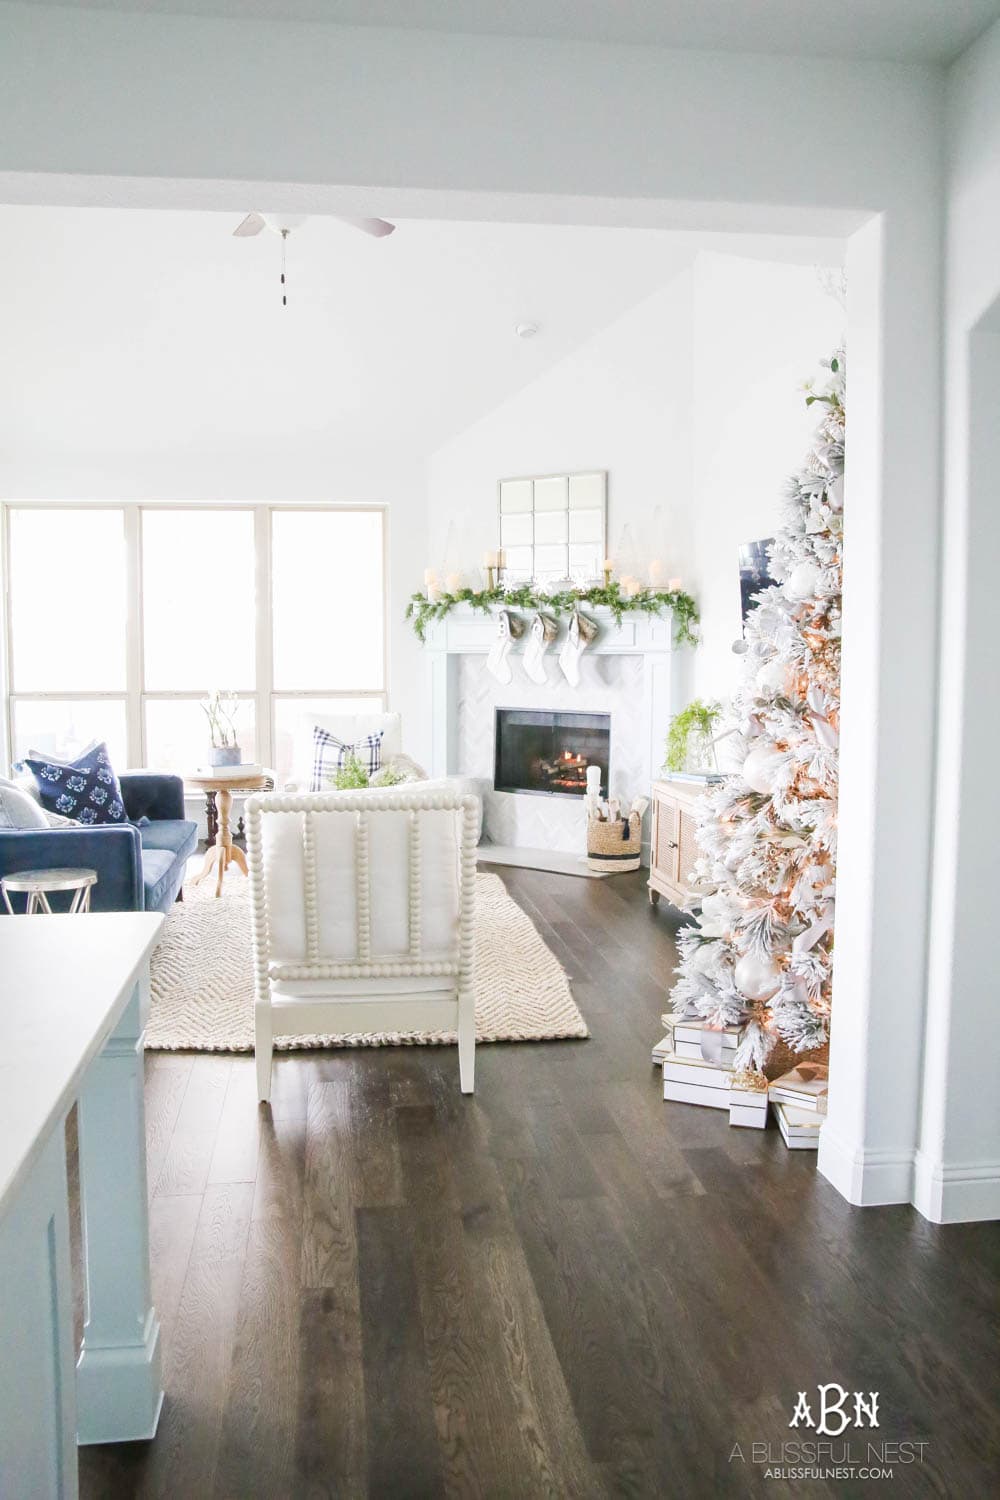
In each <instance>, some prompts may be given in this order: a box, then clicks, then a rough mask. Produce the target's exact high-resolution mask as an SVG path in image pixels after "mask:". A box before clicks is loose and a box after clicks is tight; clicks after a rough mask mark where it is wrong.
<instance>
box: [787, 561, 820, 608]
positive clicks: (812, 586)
mask: <svg viewBox="0 0 1000 1500" xmlns="http://www.w3.org/2000/svg"><path fill="white" fill-rule="evenodd" d="M818 583H819V568H817V566H816V564H815V563H813V562H809V561H805V562H800V563H796V565H795V567H794V568H793V569H792V571H791V572H790V573H789V575H788V577H787V578H786V579H785V582H784V590H785V593H786V594H787V595H788V597H789V599H811V598H813V596H814V595H815V593H816V587H817V585H818Z"/></svg>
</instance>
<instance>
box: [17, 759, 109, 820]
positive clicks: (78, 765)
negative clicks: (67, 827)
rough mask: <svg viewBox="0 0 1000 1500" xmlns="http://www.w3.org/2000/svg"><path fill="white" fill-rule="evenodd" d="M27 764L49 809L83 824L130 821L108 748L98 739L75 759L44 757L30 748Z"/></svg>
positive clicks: (39, 795) (42, 801)
mask: <svg viewBox="0 0 1000 1500" xmlns="http://www.w3.org/2000/svg"><path fill="white" fill-rule="evenodd" d="M24 764H25V765H26V766H27V767H28V770H29V771H30V772H31V774H32V776H34V778H35V785H36V786H37V788H38V800H39V801H40V802H41V804H42V806H43V807H44V808H47V809H48V811H49V812H54V813H62V814H63V815H64V816H65V817H67V818H76V819H77V820H78V821H79V822H81V823H127V822H128V818H127V817H126V816H125V803H124V800H123V799H122V789H121V786H120V784H119V781H118V777H117V776H116V775H115V773H114V771H113V770H112V769H111V761H110V760H109V758H108V747H107V745H105V744H103V743H97V742H95V743H94V744H93V745H88V747H87V749H86V750H84V751H83V753H82V755H78V756H77V758H76V760H72V761H62V760H52V759H51V758H43V757H42V756H41V755H39V754H38V752H37V751H31V750H29V751H28V754H27V755H26V756H25V757H24Z"/></svg>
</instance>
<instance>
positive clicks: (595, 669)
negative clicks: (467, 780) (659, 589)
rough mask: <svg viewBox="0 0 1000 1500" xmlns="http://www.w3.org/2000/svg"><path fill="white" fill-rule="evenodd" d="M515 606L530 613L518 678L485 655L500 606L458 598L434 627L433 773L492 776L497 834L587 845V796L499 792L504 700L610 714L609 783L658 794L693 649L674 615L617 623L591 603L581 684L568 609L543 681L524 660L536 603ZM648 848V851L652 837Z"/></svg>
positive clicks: (488, 789) (627, 791) (527, 843)
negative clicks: (592, 631) (573, 667)
mask: <svg viewBox="0 0 1000 1500" xmlns="http://www.w3.org/2000/svg"><path fill="white" fill-rule="evenodd" d="M511 613H512V614H515V615H518V616H520V617H521V618H522V619H523V620H524V622H525V627H526V629H525V634H524V635H523V636H522V637H521V639H520V640H519V641H517V642H515V643H514V646H513V649H512V651H511V656H510V662H511V665H512V669H513V678H512V681H511V682H510V683H509V684H502V683H499V682H497V681H496V679H495V678H494V677H493V676H492V675H491V674H490V673H489V672H488V671H487V668H486V663H485V657H486V655H487V653H488V651H489V649H490V647H491V646H492V645H493V643H494V641H495V639H496V635H497V629H498V624H497V615H496V611H491V612H490V614H484V613H483V612H481V611H477V610H473V609H472V608H471V606H467V607H459V608H457V609H454V610H451V611H450V612H449V613H448V614H447V615H446V616H445V617H444V619H442V620H436V621H434V623H433V624H432V625H430V626H429V627H428V630H427V640H426V646H427V661H428V679H429V693H430V702H431V736H432V738H431V774H432V775H434V776H446V775H462V776H472V777H476V778H477V779H480V780H482V781H483V782H484V783H486V785H485V787H484V797H483V800H484V831H485V837H486V839H487V840H488V841H489V842H491V843H494V844H498V845H504V846H511V845H513V846H515V847H535V848H540V849H549V850H553V851H563V852H566V853H579V852H582V850H583V847H584V834H585V818H584V811H583V804H582V801H581V800H580V799H576V798H566V797H544V796H538V795H532V794H525V793H520V792H496V791H493V756H494V721H495V711H496V709H497V708H531V709H550V710H559V711H564V712H581V713H609V714H610V715H611V750H610V768H609V770H610V790H611V794H612V795H613V796H617V797H621V798H622V800H623V801H631V799H632V798H633V797H636V796H648V795H649V790H650V786H651V783H652V781H653V779H654V775H655V773H656V772H657V771H658V770H659V768H660V766H661V765H662V762H663V748H664V739H665V737H666V733H667V726H668V724H669V721H670V718H671V716H672V715H673V714H675V713H677V712H678V710H679V709H680V708H681V706H682V704H683V702H684V698H685V689H686V681H685V679H686V678H687V676H688V672H687V670H686V669H687V667H688V665H689V662H690V652H689V651H687V650H686V649H685V648H684V647H678V646H677V645H676V644H675V641H674V627H673V621H672V619H671V617H670V615H668V614H664V615H646V614H640V613H638V612H636V613H626V614H625V615H624V617H623V618H622V621H621V624H616V622H615V617H614V615H613V613H612V612H611V610H610V609H606V608H592V607H590V606H584V608H583V611H582V613H584V614H586V615H587V617H588V618H589V619H591V620H593V621H594V622H595V623H596V624H597V625H598V627H599V631H598V635H597V639H596V640H595V641H594V643H593V645H591V646H590V647H589V648H588V649H587V651H586V652H585V653H584V655H583V659H582V661H581V664H580V683H579V686H578V687H575V688H574V687H571V686H570V684H569V683H568V682H567V681H566V679H565V677H564V675H563V673H562V670H561V669H560V667H559V662H558V656H559V651H560V648H561V646H562V644H563V641H564V640H565V638H566V630H567V628H568V625H569V618H570V617H569V616H568V615H563V616H561V617H560V620H559V625H560V630H559V636H558V638H557V640H556V641H555V642H554V643H553V645H552V646H551V648H550V649H549V652H548V654H547V656H546V657H545V662H546V669H547V675H548V683H547V684H546V685H545V686H539V685H538V684H536V683H534V682H532V681H531V680H530V679H529V678H528V677H527V675H526V674H525V672H524V670H523V668H522V666H521V664H520V657H521V655H522V653H523V650H524V646H525V644H526V642H527V626H528V625H529V624H530V620H531V615H532V613H533V612H532V611H528V610H519V609H513V610H512V611H511ZM645 847H647V852H648V841H647V842H646V845H645Z"/></svg>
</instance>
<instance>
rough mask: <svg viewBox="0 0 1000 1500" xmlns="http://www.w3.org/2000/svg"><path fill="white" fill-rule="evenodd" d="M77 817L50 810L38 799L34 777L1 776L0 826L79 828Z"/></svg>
mask: <svg viewBox="0 0 1000 1500" xmlns="http://www.w3.org/2000/svg"><path fill="white" fill-rule="evenodd" d="M79 826H80V825H79V822H78V820H77V819H76V818H64V817H63V815H62V813H54V812H49V811H48V809H47V808H44V807H43V806H42V804H41V803H40V802H39V800H38V792H37V789H36V787H35V781H34V777H31V778H29V779H28V780H24V781H11V780H10V779H9V778H8V777H6V776H0V828H78V827H79Z"/></svg>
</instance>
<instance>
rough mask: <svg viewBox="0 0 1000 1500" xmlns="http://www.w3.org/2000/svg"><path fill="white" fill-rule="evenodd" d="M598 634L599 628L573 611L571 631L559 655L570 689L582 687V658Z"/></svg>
mask: <svg viewBox="0 0 1000 1500" xmlns="http://www.w3.org/2000/svg"><path fill="white" fill-rule="evenodd" d="M596 634H597V626H596V625H595V624H594V622H593V620H588V619H587V616H586V615H581V613H580V611H579V610H578V609H576V610H574V611H573V618H572V619H571V620H570V622H569V630H568V631H567V633H566V639H565V641H564V642H563V648H562V650H561V651H560V653H559V665H560V667H562V672H563V676H564V677H565V679H566V681H567V682H568V683H569V685H570V687H579V685H580V658H581V656H582V655H583V653H584V652H585V651H586V649H587V647H588V646H589V645H590V643H591V641H592V640H593V639H594V637H595V636H596Z"/></svg>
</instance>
